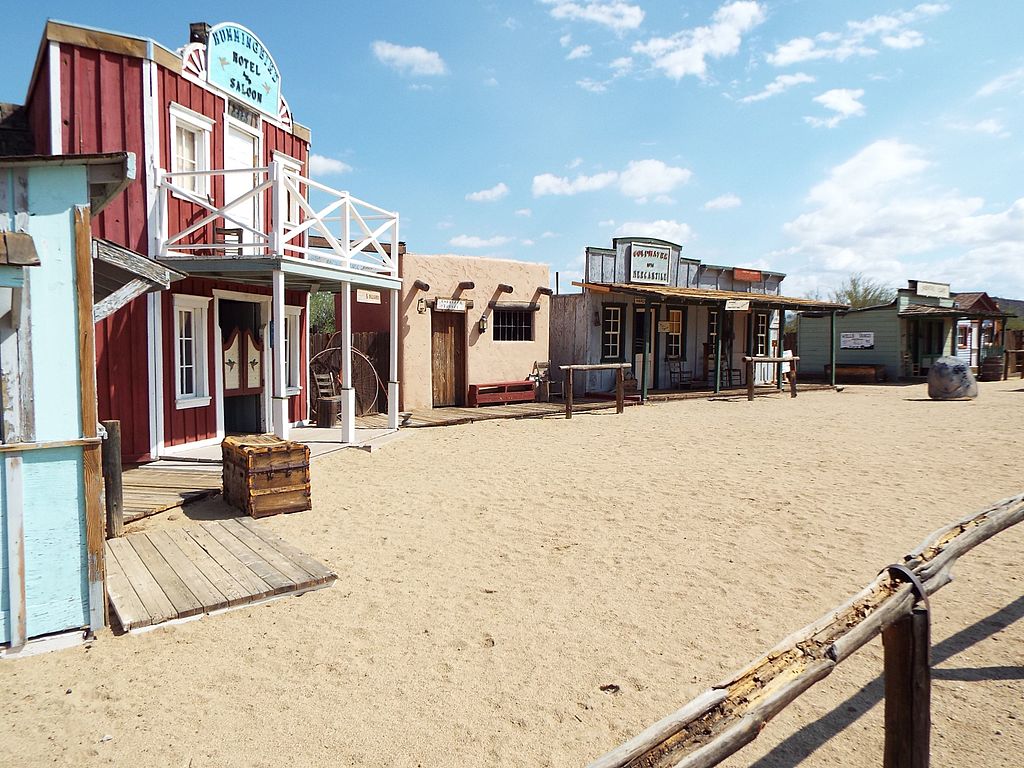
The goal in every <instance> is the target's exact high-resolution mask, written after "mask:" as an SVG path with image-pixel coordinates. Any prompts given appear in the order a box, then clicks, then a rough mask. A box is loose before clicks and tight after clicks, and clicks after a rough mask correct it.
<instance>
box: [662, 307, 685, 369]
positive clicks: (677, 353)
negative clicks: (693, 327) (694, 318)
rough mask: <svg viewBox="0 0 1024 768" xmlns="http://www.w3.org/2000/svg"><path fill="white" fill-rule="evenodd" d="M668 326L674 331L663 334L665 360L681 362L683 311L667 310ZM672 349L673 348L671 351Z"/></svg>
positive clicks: (676, 309)
mask: <svg viewBox="0 0 1024 768" xmlns="http://www.w3.org/2000/svg"><path fill="white" fill-rule="evenodd" d="M668 322H669V326H670V327H671V328H672V329H674V330H670V331H669V332H668V333H667V334H665V358H666V359H667V360H681V359H682V358H683V310H681V309H678V308H674V307H672V308H669V310H668ZM673 347H674V348H675V349H674V350H673Z"/></svg>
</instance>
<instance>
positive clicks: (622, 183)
mask: <svg viewBox="0 0 1024 768" xmlns="http://www.w3.org/2000/svg"><path fill="white" fill-rule="evenodd" d="M692 175H693V173H692V172H691V171H690V170H689V169H688V168H677V167H674V166H671V165H666V164H665V163H663V162H662V161H661V160H633V161H631V162H630V163H629V165H627V166H626V169H625V170H624V171H623V172H622V173H621V174H619V189H620V191H621V192H622V194H624V195H626V197H632V198H636V199H638V200H640V201H646V199H647V198H648V197H649V196H651V195H654V196H660V195H667V194H668V193H669V192H671V191H672V190H674V189H675V188H676V187H678V186H680V185H682V184H685V183H686V182H688V181H689V180H690V177H691V176H692Z"/></svg>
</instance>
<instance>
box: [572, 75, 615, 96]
mask: <svg viewBox="0 0 1024 768" xmlns="http://www.w3.org/2000/svg"><path fill="white" fill-rule="evenodd" d="M576 85H578V86H579V87H580V88H582V89H583V90H584V91H589V92H590V93H604V92H605V91H607V90H608V83H607V82H602V81H601V80H594V79H592V78H589V77H584V78H583V79H582V80H577V81H576Z"/></svg>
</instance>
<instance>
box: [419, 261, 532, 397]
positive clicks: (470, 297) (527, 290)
mask: <svg viewBox="0 0 1024 768" xmlns="http://www.w3.org/2000/svg"><path fill="white" fill-rule="evenodd" d="M401 273H402V303H401V306H400V314H401V326H402V328H401V345H402V360H401V381H402V392H403V394H402V408H403V409H405V410H412V409H414V408H429V407H430V406H431V404H432V378H431V376H432V373H431V368H430V356H431V352H430V342H431V338H430V335H431V331H430V327H431V325H430V324H431V320H430V318H431V312H432V311H434V310H431V309H428V310H427V311H426V312H425V313H423V314H420V313H419V312H417V311H416V304H417V302H418V300H419V299H421V298H423V299H427V300H431V299H437V298H443V299H464V300H466V301H472V302H473V308H472V309H469V310H467V311H466V335H467V339H466V343H467V348H466V367H467V371H466V386H467V388H468V386H469V385H470V384H479V383H482V382H486V381H504V380H509V381H511V380H518V379H525V378H526V377H527V375H529V374H530V372H531V371H532V370H533V364H534V361H537V360H547V359H548V317H549V312H550V299H549V297H548V296H546V295H544V294H541V293H539V292H538V290H537V289H538V288H547V287H548V280H549V276H548V275H549V272H548V267H547V265H546V264H532V263H528V262H522V261H510V260H506V259H492V258H487V257H481V256H453V255H444V256H426V255H421V254H413V253H406V254H405V255H403V256H402V264H401ZM417 280H422V281H423V282H425V283H427V284H428V285H429V286H430V290H429V291H421V290H419V289H417V288H416V287H415V286H414V283H415V282H416V281H417ZM464 281H469V282H472V283H474V284H475V287H474V288H473V289H472V290H465V291H460V290H459V288H458V286H459V283H460V282H464ZM499 283H504V284H505V285H511V286H512V288H513V289H514V290H513V292H512V293H500V292H499V291H498V285H499ZM491 301H498V302H499V303H505V302H520V303H522V302H533V303H537V304H539V305H540V309H539V310H538V311H537V312H535V313H534V325H533V338H534V340H533V341H497V342H496V341H494V340H493V335H492V330H493V327H494V324H493V321H492V320H493V319H492V318H491V312H492V310H491V309H490V308H488V306H487V305H488V303H489V302H491ZM483 315H487V318H488V328H487V331H486V332H485V333H483V334H481V333H480V330H479V323H480V318H481V316H483Z"/></svg>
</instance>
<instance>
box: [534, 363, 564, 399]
mask: <svg viewBox="0 0 1024 768" xmlns="http://www.w3.org/2000/svg"><path fill="white" fill-rule="evenodd" d="M531 377H532V378H533V379H534V380H536V382H537V385H538V386H540V385H541V384H543V385H544V386H546V387H547V390H548V397H549V398H551V397H553V396H556V395H557V396H558V397H565V382H564V381H555V380H553V379H552V378H551V361H550V360H538V361H535V362H534V364H533V373H532V374H531Z"/></svg>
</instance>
